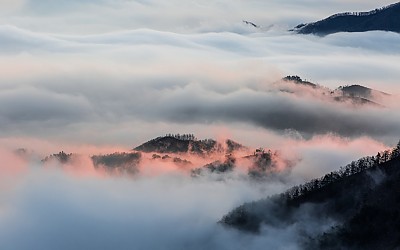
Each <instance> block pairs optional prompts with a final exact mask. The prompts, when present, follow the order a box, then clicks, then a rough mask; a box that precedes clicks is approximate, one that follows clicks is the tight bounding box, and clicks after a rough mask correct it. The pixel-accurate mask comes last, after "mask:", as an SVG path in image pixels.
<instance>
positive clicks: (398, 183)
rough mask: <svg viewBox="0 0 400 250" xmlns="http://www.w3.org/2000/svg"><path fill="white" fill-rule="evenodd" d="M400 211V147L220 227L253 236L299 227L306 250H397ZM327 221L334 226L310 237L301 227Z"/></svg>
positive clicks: (244, 211)
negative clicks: (274, 230) (266, 231)
mask: <svg viewBox="0 0 400 250" xmlns="http://www.w3.org/2000/svg"><path fill="white" fill-rule="evenodd" d="M399 207H400V142H399V143H398V145H397V146H396V147H395V148H394V149H393V150H386V151H384V152H380V153H378V154H377V155H376V156H373V157H364V158H361V159H360V160H358V161H354V162H352V163H350V164H349V165H347V166H346V167H343V168H341V169H340V170H338V171H334V172H331V173H329V174H327V175H325V176H323V177H321V178H319V179H315V180H312V181H310V182H308V183H305V184H303V185H300V186H296V187H294V188H292V189H290V190H288V191H287V192H285V193H283V194H280V195H276V196H273V197H270V198H267V199H264V200H260V201H256V202H251V203H246V204H244V205H242V206H240V207H238V208H236V209H234V210H233V211H232V212H230V213H229V214H227V215H226V216H224V217H223V218H222V220H221V221H220V223H222V224H223V225H226V226H229V227H234V228H237V229H239V230H243V231H248V232H254V233H261V231H260V230H261V227H262V226H266V227H270V228H271V227H272V228H276V229H279V230H285V228H288V229H293V227H294V225H299V224H300V226H299V228H300V229H299V230H300V231H299V235H301V237H300V238H299V242H298V244H299V246H302V247H303V248H304V249H397V247H398V246H399V245H400V227H399V225H400V211H399ZM326 221H334V222H335V224H334V225H333V226H332V227H327V228H325V229H319V231H317V232H315V230H311V232H312V233H310V234H308V233H307V231H306V230H303V229H304V228H303V227H302V225H303V224H304V227H306V226H307V225H309V224H311V223H312V222H316V223H317V224H321V223H322V224H323V222H325V223H326ZM301 223H303V224H301ZM313 231H314V232H313ZM309 232H310V231H309Z"/></svg>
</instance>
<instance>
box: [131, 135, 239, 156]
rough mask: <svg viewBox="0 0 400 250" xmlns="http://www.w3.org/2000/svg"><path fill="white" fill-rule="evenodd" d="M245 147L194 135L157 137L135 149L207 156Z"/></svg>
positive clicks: (235, 143) (231, 142)
mask: <svg viewBox="0 0 400 250" xmlns="http://www.w3.org/2000/svg"><path fill="white" fill-rule="evenodd" d="M241 149H245V147H244V146H243V145H241V144H239V143H237V142H234V141H232V140H229V139H228V140H226V141H225V145H222V144H220V143H219V142H217V141H215V140H213V139H205V140H198V139H197V138H195V136H194V135H191V134H183V135H179V134H177V135H171V134H168V135H166V136H161V137H157V138H155V139H152V140H150V141H148V142H145V143H143V144H142V145H140V146H138V147H136V148H134V150H136V151H140V152H145V153H162V154H164V153H167V154H168V153H192V154H198V155H207V154H211V153H224V152H225V153H232V152H233V151H236V150H241Z"/></svg>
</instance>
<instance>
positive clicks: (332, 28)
mask: <svg viewBox="0 0 400 250" xmlns="http://www.w3.org/2000/svg"><path fill="white" fill-rule="evenodd" d="M372 30H382V31H392V32H400V2H398V3H395V4H392V5H389V6H386V7H383V8H380V9H375V10H372V11H369V12H345V13H339V14H335V15H332V16H330V17H328V18H326V19H323V20H321V21H317V22H314V23H307V24H300V25H298V26H296V27H295V28H294V29H293V31H295V32H297V33H300V34H314V35H321V36H324V35H329V34H333V33H337V32H364V31H372Z"/></svg>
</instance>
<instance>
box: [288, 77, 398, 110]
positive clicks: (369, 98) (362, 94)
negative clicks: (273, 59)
mask: <svg viewBox="0 0 400 250" xmlns="http://www.w3.org/2000/svg"><path fill="white" fill-rule="evenodd" d="M282 81H284V82H292V83H294V84H296V85H301V86H305V87H311V88H312V89H315V90H320V91H321V93H322V94H323V95H324V96H330V97H331V98H332V100H334V101H337V102H352V103H353V104H355V105H373V106H380V107H383V105H382V104H380V103H379V101H381V100H383V99H384V98H387V97H389V96H390V94H387V93H385V92H382V91H379V90H375V89H371V88H368V87H365V86H361V85H357V84H355V85H346V86H340V87H338V88H337V89H335V90H331V89H329V88H327V87H323V86H321V85H318V84H315V83H312V82H309V81H306V80H303V79H302V78H301V77H299V76H297V75H294V76H286V77H284V78H282ZM284 91H285V92H288V90H286V89H284Z"/></svg>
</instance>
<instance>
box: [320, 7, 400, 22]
mask: <svg viewBox="0 0 400 250" xmlns="http://www.w3.org/2000/svg"><path fill="white" fill-rule="evenodd" d="M398 4H400V3H394V4H390V5H387V6H384V7H382V8H377V9H374V10H371V11H367V12H343V13H338V14H334V15H332V16H330V17H328V18H327V19H332V18H336V17H340V16H369V15H374V14H376V13H379V12H381V11H383V10H386V9H389V8H391V7H394V6H396V5H398Z"/></svg>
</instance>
